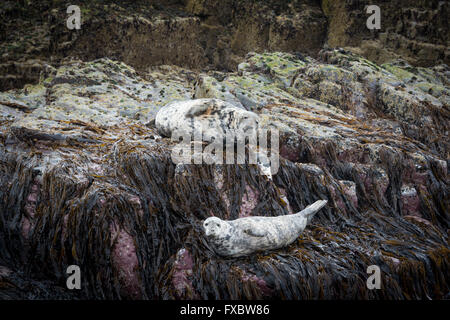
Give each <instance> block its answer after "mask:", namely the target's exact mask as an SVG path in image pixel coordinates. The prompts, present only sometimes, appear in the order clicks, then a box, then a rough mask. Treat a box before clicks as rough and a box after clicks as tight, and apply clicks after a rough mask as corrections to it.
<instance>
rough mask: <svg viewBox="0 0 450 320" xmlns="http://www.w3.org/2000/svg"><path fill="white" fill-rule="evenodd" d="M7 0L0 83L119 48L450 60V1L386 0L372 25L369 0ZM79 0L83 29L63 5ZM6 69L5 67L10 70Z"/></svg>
mask: <svg viewBox="0 0 450 320" xmlns="http://www.w3.org/2000/svg"><path fill="white" fill-rule="evenodd" d="M69 2H70V1H22V2H16V1H4V2H2V4H1V7H0V14H1V17H2V21H1V22H0V23H1V26H2V28H1V29H2V31H1V35H0V37H1V38H2V39H3V41H2V45H1V47H0V62H1V70H2V71H3V72H2V79H1V81H0V88H3V89H8V88H13V87H21V86H23V85H24V84H25V83H28V82H33V81H34V82H36V81H37V79H38V78H39V72H40V71H41V70H42V68H43V64H44V63H46V62H50V61H51V62H52V63H58V62H59V61H61V59H63V58H67V57H72V58H81V59H83V60H92V59H96V58H101V57H109V58H116V59H118V60H121V61H124V62H125V63H127V64H129V65H131V66H133V67H135V68H137V69H138V70H145V68H147V67H149V66H153V65H160V64H175V65H178V66H182V67H187V68H195V69H205V68H214V69H219V70H229V71H230V70H235V69H236V66H237V63H238V61H239V59H241V58H242V57H243V56H245V54H247V53H248V52H250V51H254V52H262V51H264V50H269V51H285V52H302V53H306V54H308V55H311V56H315V55H316V54H317V53H318V52H319V50H320V49H322V47H323V45H324V44H327V45H328V46H330V47H347V48H349V49H351V50H352V51H354V52H355V53H358V54H361V55H363V56H365V57H368V58H370V59H371V60H372V61H375V62H378V63H384V62H389V61H390V60H393V59H395V58H399V57H401V58H403V59H406V60H407V61H408V62H409V63H410V64H412V65H417V66H432V65H436V64H439V63H442V62H444V63H447V64H448V63H449V56H448V41H449V39H448V37H449V36H448V32H447V31H448V10H449V9H448V2H442V1H404V2H401V3H397V2H395V3H392V2H383V3H381V4H380V8H381V21H382V23H381V29H380V30H375V31H373V30H372V31H371V30H368V29H367V28H366V27H365V23H366V19H367V18H368V16H369V14H367V13H366V12H365V7H366V6H367V5H368V4H370V3H369V2H368V1H298V0H296V1H294V0H292V1H284V0H283V1H245V0H225V1H217V0H198V1H196V0H190V1H187V0H186V1H119V2H113V1H75V2H73V3H72V2H70V3H69ZM69 4H78V5H80V6H81V13H82V24H83V27H82V28H81V30H77V31H70V30H68V29H67V28H66V26H65V23H66V19H67V16H68V15H67V14H66V8H67V6H68V5H69ZM6 75H7V76H6Z"/></svg>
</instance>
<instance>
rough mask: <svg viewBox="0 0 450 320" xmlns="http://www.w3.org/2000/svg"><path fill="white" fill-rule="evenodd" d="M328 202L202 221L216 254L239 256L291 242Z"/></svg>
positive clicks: (323, 201) (279, 246)
mask: <svg viewBox="0 0 450 320" xmlns="http://www.w3.org/2000/svg"><path fill="white" fill-rule="evenodd" d="M326 204H327V200H319V201H316V202H315V203H313V204H312V205H310V206H308V207H307V208H305V209H304V210H302V211H300V212H298V213H296V214H290V215H285V216H278V217H245V218H240V219H236V220H232V221H224V220H221V219H219V218H217V217H210V218H208V219H206V220H205V221H204V222H203V228H204V229H205V234H206V237H207V238H208V240H209V241H210V243H212V244H213V245H214V249H215V251H216V252H217V254H219V255H221V256H228V257H240V256H245V255H249V254H251V253H254V252H256V251H262V250H272V249H278V248H281V247H284V246H287V245H289V244H291V243H292V242H294V241H295V239H297V237H298V236H299V235H300V234H301V233H302V232H303V230H304V229H305V227H306V225H307V224H308V223H309V222H310V221H311V219H312V217H313V216H314V214H315V213H316V212H318V211H319V210H320V209H321V208H322V207H323V206H325V205H326Z"/></svg>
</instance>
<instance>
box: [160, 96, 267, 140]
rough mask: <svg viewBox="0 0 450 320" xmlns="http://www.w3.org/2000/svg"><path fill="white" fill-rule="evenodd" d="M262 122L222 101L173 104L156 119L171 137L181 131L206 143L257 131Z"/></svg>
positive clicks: (164, 131) (212, 100)
mask: <svg viewBox="0 0 450 320" xmlns="http://www.w3.org/2000/svg"><path fill="white" fill-rule="evenodd" d="M258 122H259V117H258V115H257V114H256V113H253V112H250V111H247V110H245V109H242V108H238V107H236V106H234V105H232V104H231V103H228V102H225V101H222V100H219V99H196V100H187V101H176V102H172V103H169V104H168V105H166V106H164V107H163V108H162V109H161V110H159V111H158V114H157V115H156V118H155V125H156V128H157V129H158V132H159V133H160V134H162V135H163V136H166V137H171V135H172V133H173V132H174V131H175V130H178V131H179V132H184V133H188V134H190V135H191V136H193V137H194V139H195V138H196V137H199V138H200V139H202V140H201V141H204V142H210V141H212V140H214V139H221V138H224V137H225V135H226V134H227V133H229V132H231V133H236V131H237V130H239V131H244V132H247V133H249V132H254V131H255V130H257V129H258ZM238 136H239V135H238ZM213 138H214V139H213Z"/></svg>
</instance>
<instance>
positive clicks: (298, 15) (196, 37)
mask: <svg viewBox="0 0 450 320" xmlns="http://www.w3.org/2000/svg"><path fill="white" fill-rule="evenodd" d="M68 3H69V2H68V1H19V2H16V1H3V2H2V3H1V4H0V9H1V11H0V14H1V17H2V19H1V20H0V26H1V34H0V39H1V41H0V70H1V73H0V87H1V90H0V91H2V92H0V298H3V299H11V298H19V299H20V298H21V299H36V298H40V299H86V298H92V299H117V298H126V299H139V298H150V299H239V298H245V299H259V298H278V299H356V298H358V299H428V298H433V299H442V298H444V297H448V292H449V283H450V279H449V278H448V277H449V274H450V272H449V267H450V250H449V247H448V230H449V229H448V228H449V222H450V219H449V211H448V208H449V198H448V194H449V191H450V185H449V178H448V173H449V170H448V165H449V161H448V155H449V141H450V140H449V137H448V129H449V123H450V109H449V105H450V87H449V83H450V78H449V75H450V70H449V67H448V66H447V65H445V64H444V63H448V26H447V24H446V23H447V20H448V19H446V16H447V12H448V3H447V2H439V1H404V2H403V1H402V2H399V3H397V4H392V3H391V2H382V3H381V4H380V8H381V12H382V22H381V25H382V28H381V30H379V31H376V32H375V31H370V30H368V29H367V28H365V20H366V18H367V16H368V15H367V14H366V13H365V10H364V7H365V5H366V2H363V1H295V0H292V1H269V0H266V1H256V0H255V1H250V0H247V1H246V0H222V1H216V0H184V1H181V0H180V1H176V0H173V1H156V0H155V1H120V2H114V3H113V2H112V1H78V2H71V4H79V5H80V7H81V9H82V10H81V11H82V27H81V29H80V30H74V31H70V30H68V29H67V28H66V27H65V21H66V20H65V19H66V18H67V14H66V13H65V8H66V6H67V4H68ZM431 22H432V23H431ZM332 47H345V49H343V48H339V49H334V48H332ZM11 88H13V89H12V90H9V91H6V90H7V89H11ZM200 98H214V99H221V100H224V101H227V102H229V103H231V104H233V105H234V106H237V107H238V108H243V109H247V110H248V111H253V112H254V113H255V114H256V115H257V117H258V119H259V122H260V125H261V127H262V128H266V129H269V128H275V129H277V130H278V131H279V134H280V150H279V151H280V152H279V154H280V168H279V170H278V172H277V173H276V174H274V175H273V178H272V179H268V178H267V177H265V176H262V175H261V174H260V173H259V171H258V168H257V167H256V166H255V165H252V164H244V165H227V166H221V165H206V164H204V165H187V166H185V168H184V171H182V172H181V173H180V171H179V170H178V169H177V167H176V166H175V164H174V163H173V161H172V158H171V151H172V147H173V145H174V142H173V141H171V140H170V139H169V138H167V137H163V136H162V133H161V132H158V130H157V128H156V127H155V115H156V114H157V113H158V112H159V111H160V110H161V108H162V107H163V106H164V105H166V104H168V103H170V102H172V101H178V100H189V99H200ZM319 199H326V200H328V205H327V206H326V207H325V208H324V209H323V210H322V211H321V212H320V213H318V214H317V215H316V216H315V218H314V219H313V221H312V223H311V225H310V226H308V227H307V228H306V230H305V232H304V233H303V234H302V235H301V236H300V237H299V239H298V240H297V241H296V242H294V243H293V244H292V245H290V246H288V247H286V248H283V249H280V250H276V251H271V252H261V253H258V254H255V255H252V256H250V257H244V258H239V259H223V258H220V257H218V256H217V255H216V254H215V253H214V251H213V250H212V248H211V247H210V245H209V244H208V242H207V241H206V239H205V237H204V235H203V231H202V227H201V225H202V221H203V220H204V219H205V218H207V217H209V216H211V215H214V216H217V217H220V218H222V219H236V218H239V217H244V216H248V215H255V216H258V215H260V216H277V215H284V214H290V213H293V212H296V211H299V210H301V209H303V208H304V207H305V206H307V205H308V204H311V203H313V202H314V201H316V200H319ZM72 264H75V265H78V266H80V268H81V270H82V275H83V276H82V279H83V283H82V290H81V291H77V292H73V291H69V290H67V289H66V287H65V281H66V277H67V274H66V272H65V271H66V269H67V266H69V265H72ZM370 265H377V266H379V267H380V268H381V270H382V272H383V279H384V280H383V283H382V286H383V290H369V289H368V288H367V286H366V279H367V277H368V275H367V267H368V266H370ZM30 288H31V290H30Z"/></svg>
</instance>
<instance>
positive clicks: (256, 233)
mask: <svg viewBox="0 0 450 320" xmlns="http://www.w3.org/2000/svg"><path fill="white" fill-rule="evenodd" d="M244 233H246V234H248V235H249V236H252V237H259V238H261V237H265V236H266V234H267V231H266V230H261V229H259V228H247V229H245V230H244Z"/></svg>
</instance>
